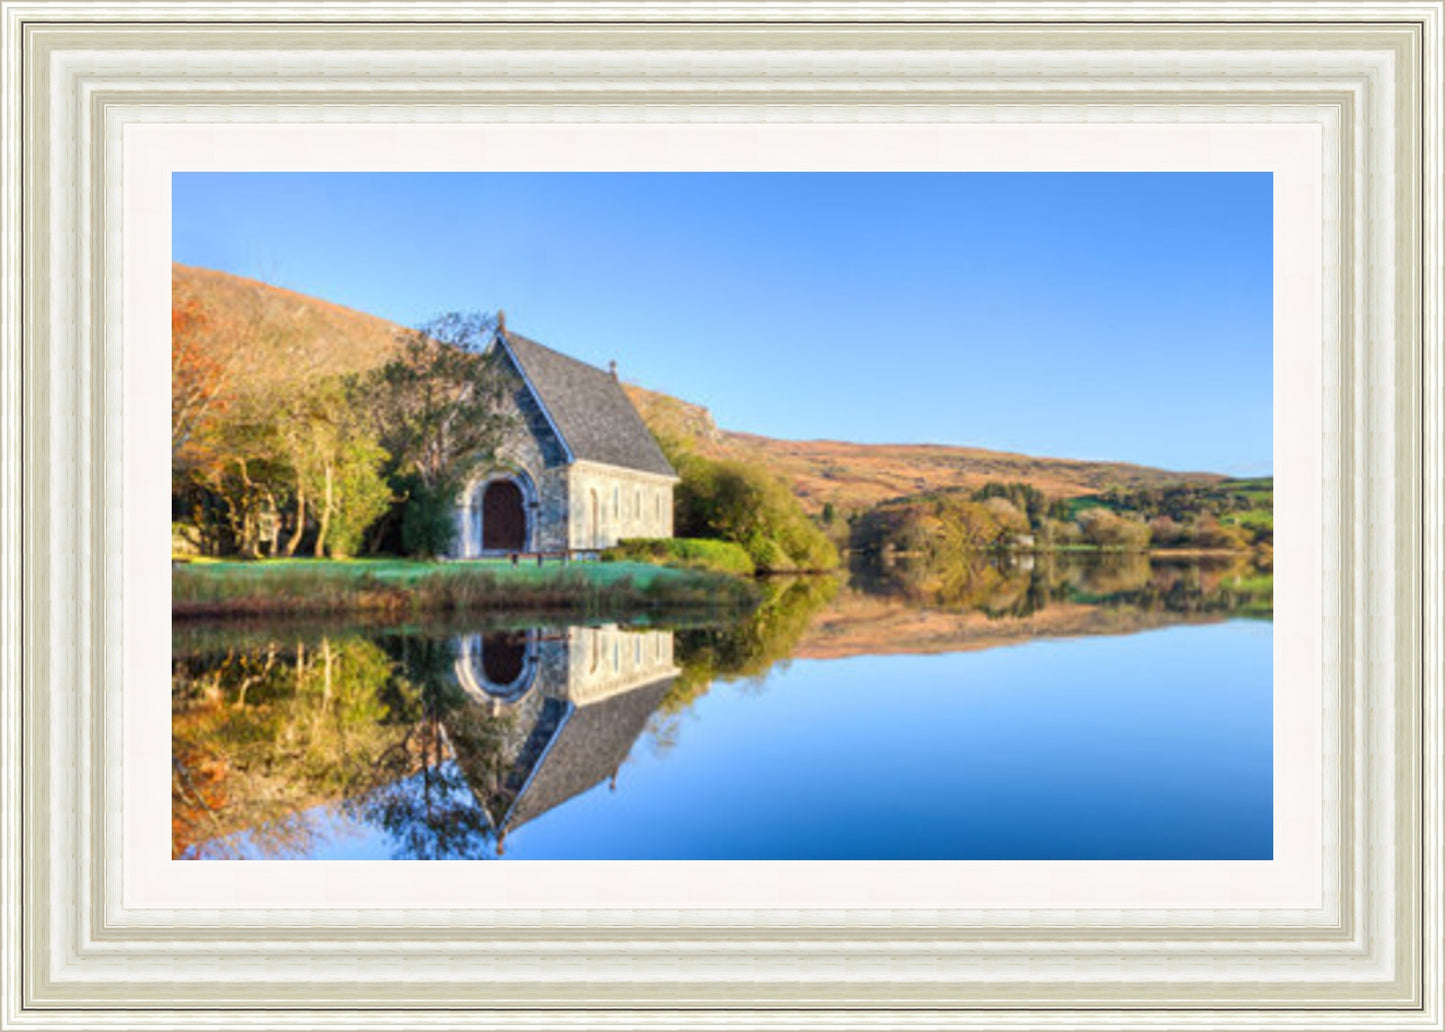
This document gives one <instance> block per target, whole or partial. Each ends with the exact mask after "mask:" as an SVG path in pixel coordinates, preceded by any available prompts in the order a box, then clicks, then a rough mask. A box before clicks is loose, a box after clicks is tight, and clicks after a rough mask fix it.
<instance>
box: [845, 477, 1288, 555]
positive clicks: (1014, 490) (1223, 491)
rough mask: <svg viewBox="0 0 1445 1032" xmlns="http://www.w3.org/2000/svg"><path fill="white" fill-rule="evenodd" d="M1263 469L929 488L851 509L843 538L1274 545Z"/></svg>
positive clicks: (991, 545) (870, 543)
mask: <svg viewBox="0 0 1445 1032" xmlns="http://www.w3.org/2000/svg"><path fill="white" fill-rule="evenodd" d="M1273 504H1274V493H1273V482H1272V480H1271V479H1270V478H1259V479H1254V480H1231V481H1223V482H1220V483H1216V484H1208V485H1195V484H1189V485H1179V486H1175V487H1164V488H1145V489H1140V490H1133V491H1123V490H1118V491H1108V492H1105V493H1102V494H1097V495H1085V496H1082V497H1077V498H1069V499H1054V500H1050V499H1048V498H1046V497H1045V496H1044V494H1043V493H1042V492H1040V491H1039V490H1038V489H1037V488H1035V487H1033V486H1031V485H1029V484H1023V483H989V484H985V485H984V486H983V487H981V488H979V489H977V490H974V491H963V490H949V491H937V492H930V493H926V494H921V495H915V496H911V497H907V498H899V499H896V500H894V501H891V502H884V503H883V504H881V505H878V506H876V507H874V508H872V509H869V510H867V511H865V512H862V513H859V514H856V515H855V516H854V517H853V518H852V519H851V520H850V525H849V543H850V545H851V547H852V548H853V549H854V550H855V551H859V552H863V553H867V554H883V553H888V552H895V553H896V552H901V553H906V554H911V555H916V556H923V557H928V556H948V555H953V554H957V553H959V552H966V551H978V550H989V549H996V550H1014V551H1030V550H1032V551H1048V550H1053V549H1069V548H1090V549H1101V550H1110V551H1126V552H1128V551H1134V552H1138V551H1144V550H1147V549H1151V548H1168V549H1196V550H1204V551H1231V552H1245V551H1254V552H1256V553H1260V554H1261V555H1263V556H1265V557H1266V558H1267V556H1268V554H1269V553H1271V552H1272V550H1273V545H1274V516H1273Z"/></svg>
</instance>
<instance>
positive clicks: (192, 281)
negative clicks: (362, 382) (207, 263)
mask: <svg viewBox="0 0 1445 1032" xmlns="http://www.w3.org/2000/svg"><path fill="white" fill-rule="evenodd" d="M171 300H172V304H173V305H178V304H182V303H184V302H186V301H188V300H192V301H195V302H197V303H198V304H199V305H200V306H201V307H202V309H203V310H204V311H205V312H206V313H207V316H208V319H207V326H206V332H207V335H208V336H209V337H211V339H212V341H213V342H214V343H213V345H212V353H213V354H217V355H222V356H225V357H226V358H227V359H228V360H229V361H230V364H231V367H232V368H231V370H230V372H231V378H232V381H233V383H234V385H235V386H236V387H238V388H240V389H242V390H244V389H245V388H247V387H265V386H269V385H271V384H273V383H278V382H281V381H287V382H296V381H298V380H306V379H310V378H312V377H316V376H326V375H334V374H338V373H352V372H359V371H361V370H364V369H371V368H374V367H375V366H378V365H380V364H381V363H382V362H384V361H385V360H386V358H387V356H388V355H390V354H391V352H392V349H393V348H394V347H395V341H396V335H397V334H398V333H399V332H401V330H402V327H400V326H398V325H397V324H395V323H392V322H388V321H387V320H385V319H378V318H377V317H376V316H374V315H367V314H365V313H364V312H358V311H356V310H355V309H353V308H343V307H342V306H341V305H335V304H332V303H331V302H329V301H322V300H320V299H318V298H314V297H310V296H308V295H306V294H298V293H296V292H295V291H291V290H286V289H284V288H282V287H273V286H271V285H270V284H268V283H262V282H261V281H259V280H253V279H247V278H245V277H244V276H232V275H231V274H229V273H225V272H217V271H215V270H214V269H199V268H195V267H193V266H189V265H181V264H179V263H176V262H172V263H171Z"/></svg>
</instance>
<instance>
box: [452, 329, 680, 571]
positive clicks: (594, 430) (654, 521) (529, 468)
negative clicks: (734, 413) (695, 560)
mask: <svg viewBox="0 0 1445 1032" xmlns="http://www.w3.org/2000/svg"><path fill="white" fill-rule="evenodd" d="M490 350H491V351H492V353H495V354H496V355H497V356H498V357H499V358H500V360H501V362H500V364H501V366H502V368H503V371H504V373H503V375H505V376H506V377H507V378H508V379H509V381H510V389H509V390H508V392H507V398H506V402H505V410H506V411H507V413H508V414H510V415H512V416H513V417H514V428H513V430H512V431H511V432H510V433H509V434H508V435H507V438H506V439H505V441H504V442H503V444H502V446H501V448H500V449H499V450H498V460H497V462H496V463H495V464H494V465H493V466H491V467H490V468H487V469H484V470H481V471H479V472H478V473H477V475H476V476H474V477H473V478H472V479H471V481H470V482H469V483H468V484H467V486H466V488H465V489H464V490H463V491H462V493H461V495H460V496H459V497H458V499H457V528H458V531H459V533H458V535H457V544H456V546H455V551H454V556H453V557H454V558H471V557H476V556H483V555H500V554H506V553H511V552H561V551H589V550H593V549H597V548H605V547H608V546H610V545H614V544H616V543H617V542H618V541H619V540H620V539H622V538H634V537H671V536H672V488H673V485H674V484H676V483H677V473H676V472H675V471H674V470H673V468H672V466H671V464H669V463H668V461H667V458H666V457H665V456H664V455H663V454H662V449H661V448H659V447H658V446H657V441H656V440H654V439H653V437H652V434H651V433H650V432H649V431H648V429H647V427H646V426H645V425H644V424H643V422H642V418H641V417H640V416H639V415H638V414H637V410H636V409H635V408H633V406H632V402H631V401H630V400H629V399H628V397H627V394H626V392H625V391H623V389H622V385H621V384H620V383H618V381H617V375H616V373H615V371H614V372H604V371H603V370H601V369H597V368H595V367H594V366H590V365H587V364H586V363H585V362H579V361H577V360H576V359H575V358H569V357H567V356H566V355H563V354H561V353H560V352H556V351H553V350H552V349H550V348H546V347H543V346H542V345H541V344H538V343H536V342H535V341H530V340H528V339H527V338H526V337H522V336H519V335H517V334H515V333H510V332H508V331H507V330H506V329H505V328H503V329H500V330H498V332H497V338H496V341H495V342H494V343H493V344H492V345H491V349H490Z"/></svg>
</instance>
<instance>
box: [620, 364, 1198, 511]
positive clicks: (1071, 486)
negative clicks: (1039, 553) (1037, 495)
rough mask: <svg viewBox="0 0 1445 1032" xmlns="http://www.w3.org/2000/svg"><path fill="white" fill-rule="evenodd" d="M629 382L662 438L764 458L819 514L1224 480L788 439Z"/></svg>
mask: <svg viewBox="0 0 1445 1032" xmlns="http://www.w3.org/2000/svg"><path fill="white" fill-rule="evenodd" d="M626 386H627V393H628V394H629V395H630V396H631V398H632V401H633V404H635V405H636V406H637V408H638V411H640V412H641V413H642V417H643V419H645V420H646V421H647V424H648V426H650V427H651V428H652V432H653V433H654V434H656V435H657V436H658V437H659V438H662V439H664V440H667V439H672V440H674V441H680V442H683V443H685V444H687V445H688V446H690V447H691V448H693V449H695V450H696V451H698V452H700V453H701V454H703V455H705V456H707V457H709V458H715V459H742V460H746V461H752V462H761V463H763V464H765V465H767V466H768V467H770V468H771V469H773V470H774V471H776V472H777V473H779V474H781V475H782V476H784V477H785V478H787V480H788V482H789V483H791V484H792V486H793V490H794V491H795V492H796V493H797V495H798V496H799V497H800V498H801V499H802V500H803V504H804V506H805V507H806V508H807V509H808V510H809V511H810V512H817V511H818V510H820V509H821V508H822V507H823V505H824V503H826V502H831V503H833V505H834V506H835V507H836V508H837V509H839V510H840V511H849V510H853V509H861V508H867V507H869V506H872V505H876V504H877V503H879V502H881V501H885V500H887V499H889V498H897V497H899V496H901V495H911V494H917V493H920V492H923V491H936V490H939V489H944V488H967V489H973V488H977V487H981V486H982V485H983V484H985V483H987V482H988V481H990V480H999V481H1013V480H1017V481H1023V482H1025V483H1029V484H1033V485H1034V486H1035V487H1037V488H1038V489H1039V490H1041V491H1043V492H1044V493H1045V494H1048V495H1050V496H1053V497H1072V496H1075V495H1082V494H1091V493H1093V492H1096V491H1102V490H1104V489H1106V488H1109V487H1113V486H1118V487H1126V488H1136V487H1156V486H1162V485H1164V484H1177V483H1180V482H1181V481H1188V482H1194V483H1204V482H1212V481H1216V480H1220V479H1223V478H1222V477H1220V476H1218V475H1216V474H1211V473H1176V472H1171V471H1169V470H1162V469H1153V468H1151V467H1147V466H1132V465H1129V464H1127V463H1121V462H1086V461H1083V460H1078V459H1049V458H1037V457H1034V456H1030V455H1018V454H1014V453H1011V452H997V451H989V450H987V449H984V448H964V447H955V446H952V445H939V444H852V443H849V442H846V441H783V440H778V439H776V438H771V437H759V436H757V435H756V434H745V433H736V432H733V431H729V430H720V429H718V427H717V426H716V424H714V422H713V419H712V416H711V414H710V413H709V412H708V411H707V409H705V408H703V407H701V406H699V405H693V404H689V403H688V402H684V401H679V400H678V399H677V398H673V397H670V396H668V395H666V394H658V393H656V392H654V391H649V390H646V389H645V388H642V387H639V386H637V385H635V384H628V385H626Z"/></svg>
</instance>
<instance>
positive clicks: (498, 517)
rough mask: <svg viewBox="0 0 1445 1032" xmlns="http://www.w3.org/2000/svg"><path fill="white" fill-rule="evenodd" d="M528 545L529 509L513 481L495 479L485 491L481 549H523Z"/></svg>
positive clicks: (483, 495)
mask: <svg viewBox="0 0 1445 1032" xmlns="http://www.w3.org/2000/svg"><path fill="white" fill-rule="evenodd" d="M526 547H527V510H526V501H525V499H524V498H523V497H522V489H521V488H520V487H518V486H517V484H516V482H515V481H512V480H493V481H492V482H491V483H489V484H488V485H487V487H486V490H485V491H483V492H482V550H483V551H487V552H522V551H525V550H526Z"/></svg>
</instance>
